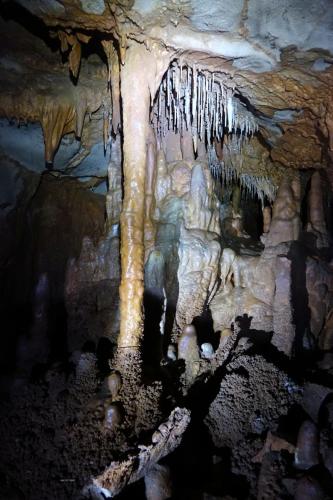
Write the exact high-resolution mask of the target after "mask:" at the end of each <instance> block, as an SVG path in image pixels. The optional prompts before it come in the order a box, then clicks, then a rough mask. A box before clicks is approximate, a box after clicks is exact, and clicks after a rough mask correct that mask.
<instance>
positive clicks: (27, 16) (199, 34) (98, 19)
mask: <svg viewBox="0 0 333 500" xmlns="http://www.w3.org/2000/svg"><path fill="white" fill-rule="evenodd" d="M16 4H19V7H18V9H16V10H15V9H14V10H13V8H12V7H13V2H2V4H1V9H2V13H3V15H4V18H5V21H2V22H1V26H0V29H1V32H2V39H3V43H2V44H1V49H0V64H1V69H2V71H1V77H0V78H1V94H2V97H1V104H0V114H1V115H2V117H7V118H10V119H16V120H19V121H23V122H24V121H29V122H40V123H41V125H42V128H43V131H44V137H47V136H49V140H47V139H45V144H46V152H45V154H46V161H51V160H52V155H53V154H54V151H53V152H52V149H53V150H54V149H56V146H55V145H54V144H55V143H57V141H59V140H60V139H61V137H59V136H62V135H64V134H66V133H70V132H72V133H75V135H76V137H77V138H80V137H81V136H82V137H81V140H82V141H83V143H85V144H86V146H87V148H91V147H92V146H93V144H94V143H95V142H96V141H97V139H96V138H97V137H98V131H97V129H98V124H97V120H96V121H95V123H91V121H90V122H89V124H88V126H87V127H86V126H84V123H85V117H86V115H89V116H90V117H91V116H92V115H94V113H97V115H96V116H99V115H98V113H102V114H103V109H104V108H103V106H105V105H106V103H107V99H108V96H107V84H106V82H107V79H108V76H107V73H108V69H107V58H106V56H107V54H105V53H104V52H103V49H102V46H103V43H105V42H106V44H107V43H108V41H109V40H113V41H114V43H115V46H116V47H117V50H118V51H119V53H120V59H122V58H123V54H124V53H125V51H126V48H127V46H128V45H129V44H130V43H131V42H132V41H133V40H135V41H137V42H139V43H144V44H145V45H146V47H147V49H148V50H150V49H151V48H152V47H153V46H154V47H159V48H160V50H166V51H167V52H168V54H169V57H170V60H174V59H177V60H181V61H182V62H183V63H184V64H188V65H193V64H195V65H196V66H197V67H198V68H200V69H201V70H206V71H208V72H214V75H216V78H219V77H220V78H221V79H224V80H227V81H228V85H229V86H231V87H232V88H233V89H234V91H235V93H237V95H238V96H240V98H241V100H242V102H244V103H246V104H247V106H248V107H249V109H250V110H251V112H252V113H253V114H254V115H255V117H256V120H257V123H258V126H259V131H258V139H257V141H256V142H255V143H253V147H254V148H255V154H254V156H255V157H256V158H257V159H258V162H257V164H258V167H257V168H258V170H260V165H261V164H262V163H263V162H265V163H266V164H270V165H271V166H272V168H277V169H279V168H281V167H287V168H297V169H306V168H313V167H317V168H322V167H324V166H325V165H326V161H327V158H326V157H327V151H328V150H329V147H328V142H329V138H328V137H329V132H328V128H327V123H328V121H329V118H328V117H329V115H330V113H331V109H330V102H332V92H333V91H332V80H333V4H332V2H331V1H330V0H321V1H319V2H315V3H314V2H310V1H308V0H307V1H303V0H281V1H272V2H264V1H260V0H216V1H211V2H202V1H198V0H189V1H178V0H177V1H160V0H136V1H132V0H128V1H126V0H123V1H110V0H109V1H107V0H105V1H104V0H98V1H89V0H38V1H30V0H18V1H17V2H16ZM13 12H15V15H13ZM17 12H19V13H20V15H19V18H17ZM15 17H16V18H15ZM22 19H23V22H22ZM34 28H36V29H34ZM103 41H104V42H103ZM106 46H107V45H104V48H105V47H106ZM92 47H94V50H93V49H92ZM96 47H99V48H97V49H96ZM68 65H69V70H68ZM59 120H60V122H61V124H60V126H58V127H57V126H56V125H55V124H57V123H59ZM252 156H253V154H252Z"/></svg>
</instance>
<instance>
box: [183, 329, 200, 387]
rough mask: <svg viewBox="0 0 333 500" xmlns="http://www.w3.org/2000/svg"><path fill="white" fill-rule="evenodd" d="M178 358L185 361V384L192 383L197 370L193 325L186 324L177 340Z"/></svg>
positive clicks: (197, 356) (196, 346)
mask: <svg viewBox="0 0 333 500" xmlns="http://www.w3.org/2000/svg"><path fill="white" fill-rule="evenodd" d="M178 359H183V360H184V361H185V385H186V386H189V385H191V384H192V383H193V381H194V379H195V377H196V375H197V373H198V370H199V360H200V355H199V347H198V339H197V332H196V329H195V327H194V326H193V325H186V326H185V327H184V329H183V332H182V334H181V335H180V337H179V340H178Z"/></svg>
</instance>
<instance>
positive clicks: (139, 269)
mask: <svg viewBox="0 0 333 500" xmlns="http://www.w3.org/2000/svg"><path fill="white" fill-rule="evenodd" d="M163 61H165V60H164V59H163V55H162V54H156V53H155V52H154V51H151V52H149V51H148V50H147V49H146V48H145V46H144V45H140V44H137V43H133V44H132V45H130V46H129V47H128V49H127V51H126V58H125V64H124V65H123V66H122V68H121V96H122V103H123V133H124V143H123V157H124V167H123V168H124V200H123V209H122V214H121V220H120V223H121V273H122V276H121V284H120V334H119V338H118V346H117V353H116V359H115V363H116V365H117V367H118V369H119V371H120V372H121V373H122V376H123V380H124V385H123V400H124V404H125V407H126V406H128V408H129V407H132V408H133V406H134V405H133V396H134V395H135V394H136V388H137V385H138V383H139V380H140V344H141V337H142V332H143V313H142V301H143V290H144V221H145V185H146V170H147V144H148V138H149V110H150V102H151V101H150V100H151V98H152V99H153V97H154V95H155V92H156V89H157V87H158V85H159V83H160V80H161V77H162V74H163V72H164V69H166V67H164V64H163ZM165 64H166V65H167V64H168V61H166V62H165ZM130 400H132V401H131V403H132V404H129V405H126V401H128V402H129V403H130ZM133 411H135V408H133Z"/></svg>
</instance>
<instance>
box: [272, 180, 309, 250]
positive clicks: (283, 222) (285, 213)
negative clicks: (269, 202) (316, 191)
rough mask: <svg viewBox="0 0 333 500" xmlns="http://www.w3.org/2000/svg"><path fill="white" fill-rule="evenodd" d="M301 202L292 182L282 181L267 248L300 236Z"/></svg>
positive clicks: (275, 203) (274, 207)
mask: <svg viewBox="0 0 333 500" xmlns="http://www.w3.org/2000/svg"><path fill="white" fill-rule="evenodd" d="M299 228H300V215H299V202H298V199H297V198H296V197H295V194H294V191H293V189H292V187H291V186H290V180H289V179H287V178H284V179H282V181H281V184H280V187H279V190H278V192H277V196H276V200H275V202H274V205H273V213H272V221H271V225H270V230H269V233H268V235H267V239H266V242H265V244H266V246H276V245H278V244H279V243H282V242H287V241H295V240H297V239H298V236H299Z"/></svg>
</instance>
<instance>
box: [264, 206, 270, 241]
mask: <svg viewBox="0 0 333 500" xmlns="http://www.w3.org/2000/svg"><path fill="white" fill-rule="evenodd" d="M262 216H263V232H264V234H265V233H268V231H269V228H270V227H271V220H272V209H271V207H270V206H266V207H264V208H263V209H262Z"/></svg>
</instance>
